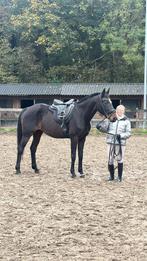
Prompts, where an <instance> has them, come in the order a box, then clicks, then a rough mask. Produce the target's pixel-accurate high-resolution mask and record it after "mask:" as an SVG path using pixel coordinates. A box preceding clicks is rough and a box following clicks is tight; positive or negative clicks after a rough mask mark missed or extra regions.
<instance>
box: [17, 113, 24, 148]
mask: <svg viewBox="0 0 147 261" xmlns="http://www.w3.org/2000/svg"><path fill="white" fill-rule="evenodd" d="M24 110H25V109H24ZM24 110H23V111H22V112H21V113H20V114H19V117H18V122H17V146H19V144H20V142H21V139H22V123H21V116H22V114H23V112H24Z"/></svg>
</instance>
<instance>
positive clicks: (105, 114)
mask: <svg viewBox="0 0 147 261" xmlns="http://www.w3.org/2000/svg"><path fill="white" fill-rule="evenodd" d="M107 100H108V99H107V98H102V99H101V106H102V110H103V115H104V116H105V118H107V119H108V120H109V119H110V117H111V116H112V114H113V113H114V112H115V109H114V110H113V111H112V112H111V113H109V114H108V113H107V112H106V110H105V108H104V105H103V102H102V101H107Z"/></svg>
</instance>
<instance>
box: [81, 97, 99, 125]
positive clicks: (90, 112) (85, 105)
mask: <svg viewBox="0 0 147 261" xmlns="http://www.w3.org/2000/svg"><path fill="white" fill-rule="evenodd" d="M97 102H98V96H94V97H91V98H89V99H87V100H86V101H83V102H82V103H81V104H80V108H81V110H82V112H83V117H84V118H85V120H86V122H90V121H91V119H92V118H93V116H94V115H95V113H96V111H97Z"/></svg>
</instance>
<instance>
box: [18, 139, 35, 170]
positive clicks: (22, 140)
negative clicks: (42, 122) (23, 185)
mask: <svg viewBox="0 0 147 261" xmlns="http://www.w3.org/2000/svg"><path fill="white" fill-rule="evenodd" d="M30 137H31V135H29V136H22V138H21V142H20V144H19V145H18V148H17V161H16V166H15V169H16V174H20V173H21V172H20V163H21V158H22V154H23V151H24V148H25V146H26V144H27V142H28V140H29V139H30Z"/></svg>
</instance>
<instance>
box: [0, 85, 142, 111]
mask: <svg viewBox="0 0 147 261" xmlns="http://www.w3.org/2000/svg"><path fill="white" fill-rule="evenodd" d="M104 88H105V89H106V90H107V89H108V88H110V98H111V100H112V103H113V106H114V107H115V108H116V106H117V105H119V104H123V105H124V106H125V107H126V110H127V111H128V112H129V111H130V112H135V111H136V109H143V90H144V86H143V84H142V83H141V84H139V83H137V84H127V83H98V84H97V83H56V84H55V83H54V84H50V83H48V84H23V83H21V84H19V83H17V84H0V108H25V107H28V106H31V105H33V104H35V103H47V104H52V102H53V100H54V99H55V98H56V99H61V100H63V101H67V100H69V99H71V98H74V99H80V98H82V97H84V96H85V95H90V94H92V93H97V92H102V90H103V89H104Z"/></svg>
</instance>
